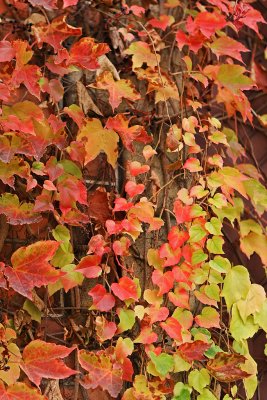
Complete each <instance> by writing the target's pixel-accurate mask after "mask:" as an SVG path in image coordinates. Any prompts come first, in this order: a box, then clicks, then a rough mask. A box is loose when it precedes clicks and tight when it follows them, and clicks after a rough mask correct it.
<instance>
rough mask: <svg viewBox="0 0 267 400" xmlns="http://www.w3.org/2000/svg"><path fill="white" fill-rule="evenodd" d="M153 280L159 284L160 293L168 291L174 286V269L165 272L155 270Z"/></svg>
mask: <svg viewBox="0 0 267 400" xmlns="http://www.w3.org/2000/svg"><path fill="white" fill-rule="evenodd" d="M152 282H153V283H154V284H155V285H158V287H159V292H158V295H159V296H161V295H162V294H164V293H168V292H169V291H170V290H171V289H172V288H173V283H174V277H173V273H172V271H167V272H165V274H164V273H163V272H161V271H159V270H155V271H153V274H152Z"/></svg>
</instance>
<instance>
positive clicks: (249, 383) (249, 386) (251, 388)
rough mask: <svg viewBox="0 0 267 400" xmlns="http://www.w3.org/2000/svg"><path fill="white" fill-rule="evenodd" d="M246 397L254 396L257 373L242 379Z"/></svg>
mask: <svg viewBox="0 0 267 400" xmlns="http://www.w3.org/2000/svg"><path fill="white" fill-rule="evenodd" d="M243 382H244V386H245V390H246V395H247V399H248V400H250V399H252V397H253V396H254V394H255V392H256V389H257V386H258V379H257V375H253V376H249V377H248V378H245V379H244V380H243Z"/></svg>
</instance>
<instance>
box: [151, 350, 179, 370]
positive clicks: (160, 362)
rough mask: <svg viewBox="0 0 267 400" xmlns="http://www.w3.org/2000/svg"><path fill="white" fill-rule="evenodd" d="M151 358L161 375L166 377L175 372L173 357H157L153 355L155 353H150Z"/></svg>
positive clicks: (162, 355)
mask: <svg viewBox="0 0 267 400" xmlns="http://www.w3.org/2000/svg"><path fill="white" fill-rule="evenodd" d="M149 356H150V358H151V361H152V362H153V364H154V366H155V368H156V370H157V371H158V373H159V374H160V375H162V376H166V375H167V374H168V372H171V371H172V370H173V367H174V360H173V357H172V356H171V355H169V354H166V353H161V354H160V355H158V356H157V355H156V354H155V353H153V351H150V352H149Z"/></svg>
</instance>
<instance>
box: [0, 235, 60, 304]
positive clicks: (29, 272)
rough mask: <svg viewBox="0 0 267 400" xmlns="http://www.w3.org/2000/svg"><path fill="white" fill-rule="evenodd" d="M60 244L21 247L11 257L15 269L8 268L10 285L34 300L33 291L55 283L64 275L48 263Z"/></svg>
mask: <svg viewBox="0 0 267 400" xmlns="http://www.w3.org/2000/svg"><path fill="white" fill-rule="evenodd" d="M58 247H59V243H58V242H55V241H52V240H47V241H39V242H36V243H33V244H31V245H29V246H27V247H20V248H19V249H18V250H16V251H15V252H14V253H13V254H12V257H11V262H12V265H13V268H11V267H8V266H7V267H6V268H5V271H4V274H5V275H6V277H7V279H8V281H9V285H10V286H11V287H12V288H13V289H14V290H15V291H16V292H18V293H20V294H22V296H25V297H28V298H29V299H32V293H31V291H32V289H33V288H34V287H41V286H43V285H47V284H48V283H55V282H56V281H57V280H58V279H59V278H60V276H62V275H63V273H61V272H59V271H58V270H56V269H55V268H54V267H52V266H51V265H50V264H49V263H48V261H49V260H51V258H52V257H53V256H54V254H55V252H56V250H57V248H58Z"/></svg>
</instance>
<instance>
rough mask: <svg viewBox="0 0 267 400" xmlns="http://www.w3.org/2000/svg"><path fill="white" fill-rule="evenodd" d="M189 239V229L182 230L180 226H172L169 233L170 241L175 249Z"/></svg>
mask: <svg viewBox="0 0 267 400" xmlns="http://www.w3.org/2000/svg"><path fill="white" fill-rule="evenodd" d="M188 239H189V233H188V232H187V231H182V230H180V229H179V228H178V226H172V227H171V229H170V231H169V233H168V241H169V243H170V245H171V247H172V249H173V250H176V249H177V248H178V247H182V245H183V244H184V243H185V242H186V241H187V240H188Z"/></svg>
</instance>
